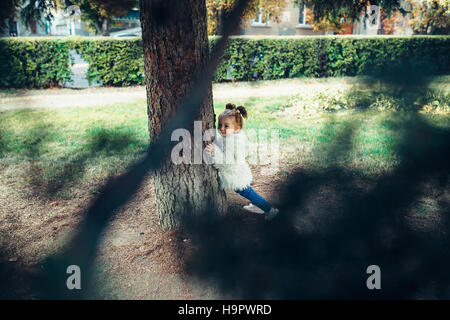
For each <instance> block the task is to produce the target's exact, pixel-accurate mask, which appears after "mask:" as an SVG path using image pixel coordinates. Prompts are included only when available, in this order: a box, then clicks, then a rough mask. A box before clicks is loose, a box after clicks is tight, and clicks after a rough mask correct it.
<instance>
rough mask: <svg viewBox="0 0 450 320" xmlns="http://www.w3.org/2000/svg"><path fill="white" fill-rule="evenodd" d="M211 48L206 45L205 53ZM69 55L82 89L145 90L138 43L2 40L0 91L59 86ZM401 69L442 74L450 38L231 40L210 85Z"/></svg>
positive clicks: (448, 65)
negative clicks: (83, 64) (85, 82)
mask: <svg viewBox="0 0 450 320" xmlns="http://www.w3.org/2000/svg"><path fill="white" fill-rule="evenodd" d="M216 41H217V38H216V37H211V38H210V48H212V46H213V45H214V43H215V42H216ZM70 49H75V50H77V51H78V52H79V53H80V54H81V56H82V57H83V58H84V59H85V60H86V61H87V62H88V63H89V70H88V75H87V76H88V79H89V80H90V81H100V82H101V83H103V85H111V86H128V85H134V84H144V83H145V77H144V61H143V50H142V40H141V39H138V38H126V39H112V38H19V39H9V38H5V39H0V87H16V88H21V87H38V88H43V87H51V86H55V85H61V84H62V83H63V82H64V81H67V80H69V79H70V76H71V71H70V64H71V63H72V62H71V61H70V58H69V57H70V55H69V50H70ZM405 65H406V66H409V67H410V68H416V69H417V68H420V70H423V72H426V73H427V74H428V75H442V74H449V73H450V37H449V36H413V37H395V36H378V37H361V36H314V37H271V38H268V37H245V36H241V37H232V38H231V39H230V42H229V47H228V48H227V50H226V51H225V53H224V55H223V60H222V62H221V64H220V65H219V67H218V69H217V71H216V73H215V75H214V81H216V82H221V81H225V80H227V79H230V78H231V79H234V80H237V81H248V80H261V79H262V80H271V79H282V78H295V77H334V76H356V75H365V74H367V73H369V72H386V71H388V70H389V69H391V70H395V69H396V68H399V67H401V66H405Z"/></svg>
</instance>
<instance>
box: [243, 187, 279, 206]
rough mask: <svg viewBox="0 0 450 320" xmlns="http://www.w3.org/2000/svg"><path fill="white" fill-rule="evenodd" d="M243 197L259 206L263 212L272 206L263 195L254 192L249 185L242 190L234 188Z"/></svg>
mask: <svg viewBox="0 0 450 320" xmlns="http://www.w3.org/2000/svg"><path fill="white" fill-rule="evenodd" d="M235 191H236V192H237V193H239V194H240V195H241V196H243V197H244V198H246V199H248V200H250V201H251V202H252V203H253V204H254V205H255V206H257V207H259V208H261V209H262V210H263V211H264V212H269V211H270V208H272V206H271V205H270V203H269V202H267V201H266V200H265V199H264V198H263V197H261V196H260V195H259V194H257V193H256V191H255V190H253V189H252V188H251V187H250V186H248V187H247V188H245V189H242V190H235Z"/></svg>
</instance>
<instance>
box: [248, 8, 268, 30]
mask: <svg viewBox="0 0 450 320" xmlns="http://www.w3.org/2000/svg"><path fill="white" fill-rule="evenodd" d="M263 13H264V8H259V9H258V12H256V14H255V18H254V19H253V20H252V26H253V27H270V22H269V21H268V20H267V21H266V19H264V14H263Z"/></svg>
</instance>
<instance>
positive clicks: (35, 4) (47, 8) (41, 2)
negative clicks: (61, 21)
mask: <svg viewBox="0 0 450 320" xmlns="http://www.w3.org/2000/svg"><path fill="white" fill-rule="evenodd" d="M22 3H24V1H22ZM54 8H55V2H54V1H52V0H30V1H29V2H28V3H27V4H26V5H25V6H24V7H23V8H22V9H21V10H20V19H21V20H22V22H23V24H24V25H25V27H26V28H27V29H29V30H30V31H31V33H36V26H37V24H40V25H42V24H43V21H51V20H52V19H53V14H52V12H51V11H52V9H54Z"/></svg>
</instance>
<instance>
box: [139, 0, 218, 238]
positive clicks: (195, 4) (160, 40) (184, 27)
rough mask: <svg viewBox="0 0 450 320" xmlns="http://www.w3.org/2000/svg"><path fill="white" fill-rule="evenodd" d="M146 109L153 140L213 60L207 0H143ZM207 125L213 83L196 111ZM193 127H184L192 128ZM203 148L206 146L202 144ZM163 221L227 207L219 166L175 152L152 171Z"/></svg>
mask: <svg viewBox="0 0 450 320" xmlns="http://www.w3.org/2000/svg"><path fill="white" fill-rule="evenodd" d="M140 6H141V24H142V39H143V47H144V59H145V73H146V88H147V113H148V126H149V132H150V142H151V143H152V142H153V141H154V140H155V138H157V136H158V134H159V133H160V132H161V128H163V127H164V125H165V123H166V122H167V121H168V119H169V118H170V117H171V116H173V115H174V114H176V111H177V110H176V106H177V105H178V103H179V102H180V101H181V99H182V98H183V97H185V96H186V95H187V94H188V93H189V92H190V90H191V88H192V86H193V80H194V78H193V77H194V76H195V75H196V73H197V72H198V71H199V69H202V68H204V66H205V65H206V63H207V60H208V55H209V52H208V37H207V28H206V5H205V0H141V1H140ZM197 119H198V120H202V121H203V123H202V130H203V131H204V130H206V129H208V128H213V127H214V111H213V108H212V83H211V84H210V86H209V87H208V89H207V90H206V92H205V98H204V100H203V103H202V105H201V107H200V112H199V113H198V115H197ZM193 128H194V124H191V125H190V126H189V128H185V129H187V130H189V131H190V132H191V137H192V141H193V137H194V136H193ZM202 147H204V145H203V146H202ZM192 149H194V148H192ZM153 180H154V186H155V193H156V204H157V208H158V215H159V222H160V226H161V228H162V229H163V230H168V229H171V228H175V227H178V226H180V225H181V223H182V221H183V220H182V219H183V218H184V217H185V216H186V215H196V214H199V213H200V212H202V211H203V210H207V209H208V208H211V207H214V208H218V210H219V213H220V212H224V210H226V196H225V192H224V191H223V190H221V189H220V186H219V179H218V174H217V171H216V170H215V169H214V168H212V166H211V165H206V164H178V165H177V164H174V163H172V161H171V159H170V157H169V158H168V159H167V160H166V161H165V162H164V164H163V165H162V166H161V168H160V169H158V170H157V172H156V174H155V175H154V176H153Z"/></svg>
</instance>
